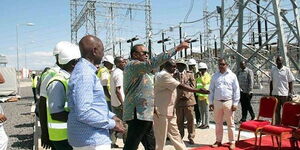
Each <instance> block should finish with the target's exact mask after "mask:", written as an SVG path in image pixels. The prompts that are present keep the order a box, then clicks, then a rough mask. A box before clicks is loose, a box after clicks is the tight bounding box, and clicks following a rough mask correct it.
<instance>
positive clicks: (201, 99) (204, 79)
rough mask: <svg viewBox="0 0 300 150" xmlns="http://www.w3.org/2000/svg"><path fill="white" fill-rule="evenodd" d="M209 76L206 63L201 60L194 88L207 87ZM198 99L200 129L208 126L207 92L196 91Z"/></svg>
mask: <svg viewBox="0 0 300 150" xmlns="http://www.w3.org/2000/svg"><path fill="white" fill-rule="evenodd" d="M210 80H211V76H210V74H209V73H208V72H207V65H206V64H205V63H203V62H200V63H199V73H198V76H197V78H196V88H204V89H206V90H208V89H209V84H210ZM196 95H197V100H198V107H199V110H200V114H201V120H202V125H200V126H199V128H200V129H207V128H209V124H208V122H209V112H208V110H209V109H208V94H201V93H196Z"/></svg>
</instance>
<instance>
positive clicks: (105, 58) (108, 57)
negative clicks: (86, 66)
mask: <svg viewBox="0 0 300 150" xmlns="http://www.w3.org/2000/svg"><path fill="white" fill-rule="evenodd" d="M105 61H107V62H109V63H111V64H114V57H113V56H111V55H106V56H104V57H103V62H105Z"/></svg>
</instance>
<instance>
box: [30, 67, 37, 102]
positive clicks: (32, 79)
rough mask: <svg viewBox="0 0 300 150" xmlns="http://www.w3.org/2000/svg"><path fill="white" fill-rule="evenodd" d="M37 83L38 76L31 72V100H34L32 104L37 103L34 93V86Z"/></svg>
mask: <svg viewBox="0 0 300 150" xmlns="http://www.w3.org/2000/svg"><path fill="white" fill-rule="evenodd" d="M37 82H38V76H37V74H36V72H35V71H32V73H31V83H32V85H31V87H32V93H33V98H34V103H36V101H37V93H36V86H37Z"/></svg>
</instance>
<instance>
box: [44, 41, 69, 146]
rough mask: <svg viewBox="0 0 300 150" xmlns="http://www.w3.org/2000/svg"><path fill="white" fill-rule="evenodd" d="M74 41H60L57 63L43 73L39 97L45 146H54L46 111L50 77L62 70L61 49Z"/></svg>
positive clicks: (55, 51) (55, 52) (57, 46)
mask: <svg viewBox="0 0 300 150" xmlns="http://www.w3.org/2000/svg"><path fill="white" fill-rule="evenodd" d="M71 45H72V43H70V42H67V41H61V42H58V43H57V44H56V45H55V47H54V49H53V56H54V57H55V60H56V63H55V64H54V66H53V67H51V68H50V69H48V70H47V71H45V72H44V73H42V74H41V79H40V80H41V85H40V99H39V104H38V107H39V112H38V113H39V119H40V123H41V131H42V132H41V141H42V147H43V148H50V147H53V144H52V143H51V141H50V140H49V133H48V123H47V111H46V108H47V107H46V104H47V91H46V87H47V84H48V82H49V81H50V79H51V78H52V77H53V76H55V75H56V73H57V72H59V70H60V64H59V61H58V57H59V54H60V52H61V51H63V50H65V49H66V47H70V46H71Z"/></svg>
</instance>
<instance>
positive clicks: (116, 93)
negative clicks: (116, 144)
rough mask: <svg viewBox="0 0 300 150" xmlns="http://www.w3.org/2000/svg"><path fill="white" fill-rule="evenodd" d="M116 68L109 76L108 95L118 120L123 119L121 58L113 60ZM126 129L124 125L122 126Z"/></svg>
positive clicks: (122, 62) (124, 135)
mask: <svg viewBox="0 0 300 150" xmlns="http://www.w3.org/2000/svg"><path fill="white" fill-rule="evenodd" d="M114 64H115V65H116V68H115V69H114V70H113V71H112V73H111V76H110V93H111V106H112V112H113V113H115V114H116V115H117V117H118V118H120V119H122V118H123V102H124V98H125V95H124V91H123V70H124V67H125V65H126V61H125V60H124V58H123V57H116V58H115V60H114ZM124 126H125V127H126V125H125V124H124ZM116 133H117V132H114V133H112V134H114V135H113V136H115V137H113V138H115V139H116ZM125 138H126V133H124V134H123V142H124V144H125V140H126V139H125Z"/></svg>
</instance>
